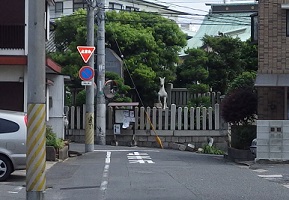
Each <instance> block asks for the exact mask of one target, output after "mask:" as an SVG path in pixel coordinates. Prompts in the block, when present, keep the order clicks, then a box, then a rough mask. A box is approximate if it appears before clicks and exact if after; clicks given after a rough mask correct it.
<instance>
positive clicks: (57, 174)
mask: <svg viewBox="0 0 289 200" xmlns="http://www.w3.org/2000/svg"><path fill="white" fill-rule="evenodd" d="M70 148H71V149H72V150H76V151H79V152H83V151H84V145H81V144H72V145H71V147H70ZM53 164H54V163H48V165H49V167H51V168H50V169H48V170H47V187H48V189H47V190H46V191H45V199H46V200H61V199H67V200H68V199H69V200H79V199H82V200H92V199H96V200H152V199H153V200H155V199H159V200H176V199H182V200H194V199H196V200H231V199H234V200H241V199H242V200H243V199H248V200H252V199H256V200H259V199H262V200H267V199H268V200H275V199H276V200H277V199H278V200H282V199H284V200H285V199H288V197H289V170H288V167H289V165H283V164H279V165H272V164H262V165H260V164H258V165H257V164H255V165H252V166H251V167H249V166H246V165H238V164H235V163H232V162H228V161H227V160H225V159H224V158H223V156H215V155H204V154H196V153H192V152H182V151H176V150H166V149H165V150H163V149H149V148H139V147H114V146H97V145H96V146H95V152H92V153H86V154H83V155H82V156H77V157H72V158H69V159H67V160H65V161H63V162H58V163H55V164H54V165H53ZM0 192H1V198H0V199H5V200H14V199H23V200H24V199H25V195H26V194H25V193H26V192H25V171H22V172H21V171H20V172H16V173H15V174H14V175H13V176H12V177H11V179H10V180H9V181H8V182H4V183H0Z"/></svg>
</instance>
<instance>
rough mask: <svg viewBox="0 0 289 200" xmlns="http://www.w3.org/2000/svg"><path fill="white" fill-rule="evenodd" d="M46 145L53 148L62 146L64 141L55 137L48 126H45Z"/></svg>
mask: <svg viewBox="0 0 289 200" xmlns="http://www.w3.org/2000/svg"><path fill="white" fill-rule="evenodd" d="M46 146H53V147H54V148H55V149H61V148H63V147H64V141H63V140H62V139H60V138H57V137H56V134H55V133H54V132H53V130H52V128H51V127H50V126H47V127H46Z"/></svg>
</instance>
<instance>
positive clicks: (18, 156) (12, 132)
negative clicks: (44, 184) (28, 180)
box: [0, 110, 27, 181]
mask: <svg viewBox="0 0 289 200" xmlns="http://www.w3.org/2000/svg"><path fill="white" fill-rule="evenodd" d="M26 133H27V115H25V113H22V112H14V111H7V110H0V181H5V180H6V179H7V178H8V177H9V176H10V174H11V173H12V172H13V171H15V170H21V169H25V168H26Z"/></svg>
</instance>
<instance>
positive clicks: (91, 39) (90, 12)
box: [85, 0, 95, 152]
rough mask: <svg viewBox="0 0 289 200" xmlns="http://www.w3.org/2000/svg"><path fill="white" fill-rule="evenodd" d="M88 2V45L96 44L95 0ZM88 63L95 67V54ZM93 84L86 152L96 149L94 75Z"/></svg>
mask: <svg viewBox="0 0 289 200" xmlns="http://www.w3.org/2000/svg"><path fill="white" fill-rule="evenodd" d="M86 2H87V46H94V8H95V1H94V0H86ZM88 65H89V66H90V67H91V68H93V69H94V56H91V57H90V59H89V61H88ZM91 81H92V85H88V86H86V113H85V152H93V151H94V77H93V78H92V80H91Z"/></svg>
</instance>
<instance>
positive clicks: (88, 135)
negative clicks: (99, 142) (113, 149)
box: [85, 113, 94, 152]
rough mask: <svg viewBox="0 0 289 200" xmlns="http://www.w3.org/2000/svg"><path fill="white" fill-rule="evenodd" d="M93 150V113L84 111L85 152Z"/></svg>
mask: <svg viewBox="0 0 289 200" xmlns="http://www.w3.org/2000/svg"><path fill="white" fill-rule="evenodd" d="M93 151H94V113H85V152H93Z"/></svg>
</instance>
